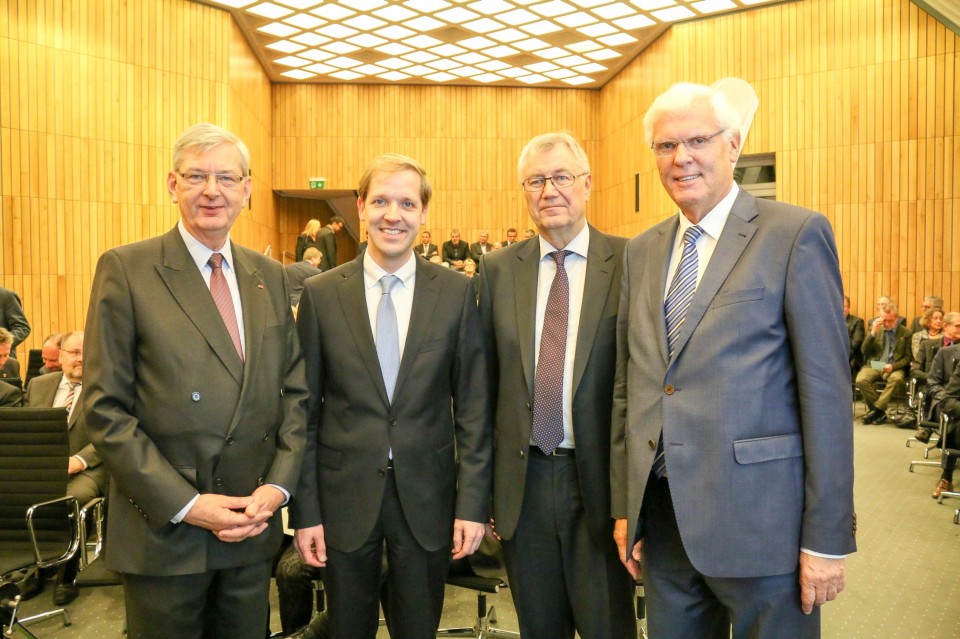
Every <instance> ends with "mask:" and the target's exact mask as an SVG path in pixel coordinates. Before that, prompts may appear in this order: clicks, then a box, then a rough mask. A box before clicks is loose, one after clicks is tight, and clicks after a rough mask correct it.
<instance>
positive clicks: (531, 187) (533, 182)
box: [520, 173, 587, 192]
mask: <svg viewBox="0 0 960 639" xmlns="http://www.w3.org/2000/svg"><path fill="white" fill-rule="evenodd" d="M584 175H587V174H586V173H581V174H580V175H571V174H569V173H558V174H557V175H553V176H550V177H543V176H540V177H532V178H527V179H526V180H524V181H523V182H521V183H520V185H521V186H522V187H523V190H524V191H531V192H536V191H542V190H543V189H544V188H546V186H547V181H548V180H549V181H550V182H553V186H555V187H556V188H558V189H569V188H570V187H571V186H573V183H574V182H576V181H577V178H578V177H583V176H584Z"/></svg>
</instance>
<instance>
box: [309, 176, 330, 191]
mask: <svg viewBox="0 0 960 639" xmlns="http://www.w3.org/2000/svg"><path fill="white" fill-rule="evenodd" d="M326 186H327V178H322V177H319V178H310V188H311V189H323V188H326Z"/></svg>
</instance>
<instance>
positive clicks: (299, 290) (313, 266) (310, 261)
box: [283, 246, 323, 306]
mask: <svg viewBox="0 0 960 639" xmlns="http://www.w3.org/2000/svg"><path fill="white" fill-rule="evenodd" d="M322 259H323V254H322V253H321V252H320V250H319V249H316V248H314V247H312V246H311V247H310V248H308V249H307V250H306V251H304V252H303V260H302V261H300V262H294V263H293V264H287V265H286V266H284V267H283V269H284V270H285V271H286V272H287V279H288V280H289V281H290V306H296V305H297V304H299V303H300V296H301V295H302V294H303V283H304V282H305V281H307V278H308V277H313V276H314V275H320V273H321V272H322V271H321V270H320V269H319V266H320V261H321V260H322Z"/></svg>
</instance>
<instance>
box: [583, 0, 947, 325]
mask: <svg viewBox="0 0 960 639" xmlns="http://www.w3.org/2000/svg"><path fill="white" fill-rule="evenodd" d="M725 76H739V77H742V78H744V79H746V80H748V81H750V82H751V83H752V84H753V86H754V87H755V88H756V90H757V93H758V94H759V96H760V109H759V111H758V113H757V115H756V119H755V120H754V125H753V129H752V130H751V132H750V134H749V139H748V140H747V144H746V147H745V149H744V152H745V153H748V154H749V153H766V152H775V153H776V159H777V198H778V199H780V200H783V201H787V202H791V203H795V204H799V205H801V206H807V207H810V208H813V209H817V210H819V211H821V212H823V213H824V214H825V215H826V216H827V217H828V218H829V219H830V221H831V222H832V223H833V226H834V229H835V232H836V236H837V244H838V247H839V252H840V262H841V271H842V274H843V279H844V285H845V287H846V290H847V292H848V294H849V295H850V297H851V298H852V300H853V309H854V312H856V313H857V314H859V315H863V316H865V317H871V316H872V315H873V308H874V302H875V300H876V298H877V297H878V296H880V295H881V294H888V295H890V296H892V297H893V298H894V299H895V300H896V301H897V302H899V303H900V307H901V314H902V315H906V316H908V317H913V316H914V315H915V314H916V313H917V309H918V308H919V306H920V302H921V300H922V298H923V296H924V295H926V294H931V293H936V294H940V295H942V296H943V298H944V300H945V303H946V306H947V307H948V309H950V310H960V245H958V244H957V243H956V242H954V241H953V239H954V238H955V237H956V233H957V231H958V230H960V178H958V177H957V173H958V171H960V116H958V115H957V113H958V109H960V79H958V76H960V37H958V36H957V35H956V34H954V33H953V32H951V31H949V30H948V29H947V28H946V27H944V26H943V25H942V24H940V23H939V22H937V21H936V20H935V19H933V18H932V17H930V16H929V15H928V14H926V13H925V12H924V11H922V10H921V9H919V8H918V7H917V6H916V5H915V4H913V3H911V2H910V1H909V0H802V1H800V2H791V3H785V4H779V5H775V6H771V7H764V8H758V9H755V10H752V11H746V12H742V13H737V14H732V15H727V16H721V17H717V18H713V19H710V20H700V21H697V22H690V23H684V24H679V25H675V26H674V27H672V28H671V30H670V31H668V32H667V33H666V34H665V35H664V36H663V37H661V38H660V39H659V40H658V41H657V42H656V43H655V44H654V45H653V46H652V47H650V48H648V49H647V50H646V51H645V52H644V53H642V54H641V55H640V56H639V57H638V58H637V59H636V60H634V61H633V62H632V63H631V64H630V65H628V66H627V68H625V69H624V70H623V71H622V72H621V73H620V74H619V75H618V76H617V78H615V79H614V80H613V81H612V82H610V83H609V84H608V85H607V86H606V87H605V88H604V89H603V91H602V94H601V104H600V113H601V114H602V117H601V118H600V122H601V132H600V145H599V146H600V151H601V156H600V159H599V161H597V162H595V165H596V166H595V171H596V173H597V174H598V177H599V176H602V177H603V178H604V179H603V180H602V181H598V183H600V184H602V185H603V186H602V188H601V190H600V191H599V192H598V193H597V196H596V200H597V201H596V204H597V210H598V213H599V215H598V216H595V219H596V220H597V221H598V222H599V225H600V226H601V227H603V228H605V229H607V230H609V231H612V232H616V233H619V234H622V235H628V236H630V235H634V234H636V233H637V232H638V231H641V230H643V229H646V228H649V227H650V226H652V225H653V224H654V223H656V222H658V221H659V220H661V219H663V218H664V216H666V215H669V214H670V212H671V211H673V210H675V207H674V206H673V204H672V202H670V201H669V199H668V198H667V197H666V196H665V194H664V192H663V188H662V187H661V185H660V183H659V178H658V176H657V171H656V166H655V163H654V161H653V156H652V153H650V151H649V150H648V149H647V148H645V145H644V136H643V125H642V119H643V115H644V113H645V112H646V109H647V108H648V107H649V105H650V103H651V102H652V101H653V99H654V97H656V96H657V95H658V94H659V93H661V92H662V91H663V90H665V89H666V88H667V87H669V86H670V85H671V84H672V83H674V82H677V81H680V80H686V81H691V82H701V83H705V84H709V83H712V82H714V81H715V80H718V79H720V78H722V77H725ZM636 173H639V174H640V185H641V193H642V205H641V211H640V213H635V212H634V175H635V174H636Z"/></svg>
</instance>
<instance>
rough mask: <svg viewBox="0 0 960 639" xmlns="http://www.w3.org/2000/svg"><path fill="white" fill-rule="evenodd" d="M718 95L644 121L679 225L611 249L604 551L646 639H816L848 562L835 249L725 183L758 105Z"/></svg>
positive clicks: (662, 108) (845, 376)
mask: <svg viewBox="0 0 960 639" xmlns="http://www.w3.org/2000/svg"><path fill="white" fill-rule="evenodd" d="M718 85H719V86H720V87H723V89H720V88H717V85H715V86H714V87H707V86H703V85H698V84H687V83H680V84H675V85H673V86H672V87H670V88H669V89H668V90H667V91H666V92H665V93H662V94H661V95H660V96H659V97H657V98H656V99H655V100H654V102H653V104H652V106H651V107H650V109H649V110H648V111H647V114H646V116H645V117H644V120H643V123H644V130H645V135H646V141H647V144H649V145H650V147H651V149H652V151H653V157H654V160H655V162H656V165H657V168H658V170H659V172H660V181H661V183H662V184H663V187H664V190H665V191H666V192H667V194H668V195H669V196H670V198H671V199H672V200H673V201H674V202H675V203H676V205H677V206H678V207H679V211H678V212H677V213H675V214H673V215H671V216H670V217H669V218H668V219H667V220H665V221H663V222H661V223H660V224H658V225H656V226H654V227H653V228H651V229H649V230H648V231H646V232H644V233H642V234H641V235H639V236H637V237H635V238H634V239H632V240H630V242H629V243H628V245H627V249H626V257H625V261H624V267H623V291H622V294H621V296H620V313H619V316H618V323H619V328H618V330H617V342H618V348H617V351H618V354H619V359H618V361H617V380H616V391H615V395H614V396H615V398H616V399H615V406H614V426H613V430H614V433H613V439H612V446H613V449H612V452H611V456H612V459H611V466H612V467H613V471H612V475H613V478H612V485H613V487H614V513H615V515H616V516H617V517H618V521H617V525H616V528H617V543H618V545H619V546H620V549H621V553H622V558H623V561H624V562H625V563H626V564H627V565H628V566H629V567H630V569H631V570H632V571H636V570H637V569H638V564H637V562H638V561H639V560H640V553H641V551H642V558H643V585H644V590H645V591H646V603H647V612H648V617H647V618H648V629H649V632H650V636H651V637H657V639H671V638H675V639H681V638H690V637H697V638H711V639H727V638H728V637H731V634H732V637H733V638H734V639H745V638H747V637H764V638H765V639H770V638H777V637H783V638H790V639H799V638H801V637H802V638H813V637H819V636H820V614H819V606H820V605H822V604H824V603H825V602H827V601H829V600H831V599H833V598H835V597H836V596H837V593H839V592H840V591H841V590H843V587H844V556H845V555H847V554H848V553H852V552H854V550H855V548H856V546H855V542H854V536H853V535H854V512H853V424H852V422H851V420H850V402H851V399H852V398H851V391H850V382H849V379H850V378H849V365H848V361H847V333H846V326H845V323H844V320H843V313H842V310H841V307H840V304H839V303H836V302H835V301H834V302H832V303H828V304H825V303H824V300H831V301H833V300H839V299H840V298H841V297H842V295H843V289H842V286H841V280H840V269H839V264H838V261H837V250H836V247H835V245H834V240H833V232H832V230H831V229H830V224H829V222H828V221H827V219H826V218H825V217H824V216H822V215H820V214H819V213H816V212H814V211H810V210H806V209H801V208H798V207H795V206H790V205H787V204H782V203H779V202H771V201H769V200H761V199H757V198H755V197H753V196H752V195H750V194H748V193H747V192H746V191H743V190H741V189H740V188H739V187H737V185H736V184H735V183H734V181H733V168H734V165H735V164H736V162H737V158H738V157H739V154H740V149H741V147H742V140H743V136H744V135H745V132H744V131H743V129H744V126H743V125H744V123H749V121H750V120H751V119H752V116H753V111H754V110H755V103H754V105H753V106H751V105H750V104H749V103H750V101H749V100H743V101H737V102H733V104H742V103H746V105H745V107H744V109H743V111H740V110H738V109H737V108H735V107H734V106H732V103H731V100H730V99H729V98H727V91H728V90H739V91H740V95H741V96H744V97H747V98H749V96H751V95H752V96H754V99H755V93H753V90H752V88H750V87H749V85H747V84H746V83H745V82H743V81H741V80H736V79H727V80H725V81H723V82H722V83H718ZM731 85H733V86H731ZM728 87H729V89H728ZM744 111H745V112H744Z"/></svg>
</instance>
